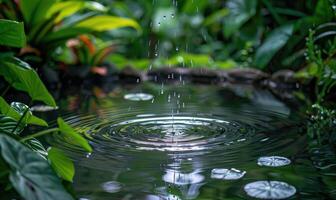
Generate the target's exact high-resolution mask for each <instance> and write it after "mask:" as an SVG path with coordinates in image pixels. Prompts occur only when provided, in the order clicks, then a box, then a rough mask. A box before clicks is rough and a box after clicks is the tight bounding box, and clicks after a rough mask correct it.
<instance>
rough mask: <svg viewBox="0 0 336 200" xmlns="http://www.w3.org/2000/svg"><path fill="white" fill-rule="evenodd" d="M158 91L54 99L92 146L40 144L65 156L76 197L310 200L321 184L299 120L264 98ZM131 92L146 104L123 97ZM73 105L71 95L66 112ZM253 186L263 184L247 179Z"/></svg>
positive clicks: (220, 91)
mask: <svg viewBox="0 0 336 200" xmlns="http://www.w3.org/2000/svg"><path fill="white" fill-rule="evenodd" d="M163 89H164V91H165V92H164V93H163V94H161V92H160V91H161V90H162V86H161V85H152V84H145V85H139V86H138V87H137V88H133V89H130V90H124V89H122V88H118V89H116V90H115V91H112V92H111V93H109V94H106V95H104V96H105V97H103V98H99V99H94V100H91V99H89V100H85V101H81V99H82V97H81V96H79V95H78V94H77V95H75V96H69V97H68V98H65V99H64V100H63V101H61V102H63V103H61V105H63V106H61V107H60V111H61V112H62V113H64V114H63V115H64V118H66V120H67V121H68V122H69V123H70V124H72V125H73V126H74V127H76V129H77V130H79V131H81V132H83V133H85V134H86V135H87V136H88V137H89V140H90V144H91V145H92V147H93V149H94V151H93V153H92V154H90V155H87V154H85V153H84V152H82V151H81V149H80V148H75V147H73V146H72V145H70V144H69V143H68V142H67V141H63V140H62V138H59V137H57V135H55V137H54V138H51V140H50V143H52V144H53V145H57V146H59V147H60V148H63V149H64V150H65V151H66V152H67V153H68V155H69V156H71V157H72V158H73V159H74V161H75V164H76V175H75V180H74V186H75V190H76V192H77V193H78V194H79V197H80V198H83V199H92V200H93V199H228V198H231V199H248V198H250V196H253V197H257V198H266V197H265V194H266V193H267V194H269V195H271V196H268V197H270V198H280V197H285V196H286V195H287V196H286V197H289V196H292V195H294V196H293V198H310V199H314V198H315V199H318V196H317V194H318V192H321V191H323V186H322V185H321V184H319V180H320V175H319V174H318V173H316V171H315V169H314V168H313V167H312V165H311V163H310V161H309V160H308V158H306V157H304V152H303V151H302V150H303V148H302V147H304V146H305V144H306V143H305V139H306V137H305V135H300V134H299V131H298V126H297V124H299V122H300V118H298V117H297V115H296V113H295V112H294V111H291V110H290V109H289V108H288V107H286V106H285V105H284V104H283V103H281V102H279V101H277V100H276V99H275V98H274V97H273V96H272V95H271V94H270V93H269V92H267V91H263V90H253V89H251V88H249V87H246V88H244V87H239V89H237V88H223V87H214V86H184V87H179V86H169V87H164V88H163ZM139 91H142V92H144V93H143V94H150V95H152V97H151V98H155V103H152V101H143V100H141V98H142V97H141V98H139V99H140V100H135V101H132V100H130V99H129V98H126V96H127V95H128V94H139ZM142 92H141V93H142ZM69 99H70V100H71V101H70V103H67V102H69ZM73 99H79V100H78V102H76V105H77V108H76V109H74V107H73V106H72V105H73V104H74V103H73V102H72V101H73ZM126 99H127V100H126ZM167 99H169V101H168V100H167ZM70 105H71V106H70ZM268 155H277V156H271V157H265V156H268ZM289 164H290V165H289ZM268 166H278V167H276V168H275V167H268ZM261 180H267V181H266V182H256V181H261ZM254 182H255V184H252V183H254ZM256 183H258V184H256ZM284 183H288V185H286V184H284ZM251 184H252V185H251ZM274 188H275V189H274ZM295 188H296V189H297V192H295V191H296V189H295ZM283 189H286V191H282V190H283ZM293 191H294V193H293ZM290 192H292V193H293V194H291V193H290ZM259 193H260V195H261V194H263V195H264V196H258V194H259ZM289 194H291V195H289ZM281 195H282V196H281Z"/></svg>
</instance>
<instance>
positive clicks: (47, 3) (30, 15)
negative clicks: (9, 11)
mask: <svg viewBox="0 0 336 200" xmlns="http://www.w3.org/2000/svg"><path fill="white" fill-rule="evenodd" d="M55 2H56V0H20V9H21V12H22V14H23V18H24V20H25V22H26V23H27V24H28V25H29V26H30V27H32V26H34V25H36V24H38V23H40V22H42V21H43V20H45V19H46V13H47V11H48V10H49V9H50V7H51V6H52V5H53V4H54V3H55Z"/></svg>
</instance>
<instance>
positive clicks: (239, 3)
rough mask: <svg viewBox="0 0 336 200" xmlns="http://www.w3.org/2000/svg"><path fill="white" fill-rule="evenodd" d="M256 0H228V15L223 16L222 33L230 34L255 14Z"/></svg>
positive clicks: (227, 35)
mask: <svg viewBox="0 0 336 200" xmlns="http://www.w3.org/2000/svg"><path fill="white" fill-rule="evenodd" d="M257 4H258V1H257V0H229V1H227V2H226V8H227V9H228V10H229V15H228V16H226V17H225V18H224V34H225V36H226V37H229V36H231V35H232V34H233V33H234V32H235V31H237V30H238V29H239V28H240V27H241V26H242V25H243V24H244V23H245V22H247V21H248V20H249V19H250V18H251V17H253V16H254V15H255V14H256V9H257Z"/></svg>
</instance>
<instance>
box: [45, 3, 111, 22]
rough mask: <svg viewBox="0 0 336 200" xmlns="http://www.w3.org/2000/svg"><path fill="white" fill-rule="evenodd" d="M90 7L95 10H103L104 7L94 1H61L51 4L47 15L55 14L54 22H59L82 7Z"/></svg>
mask: <svg viewBox="0 0 336 200" xmlns="http://www.w3.org/2000/svg"><path fill="white" fill-rule="evenodd" d="M85 8H86V9H90V10H95V11H105V10H106V8H105V7H104V6H103V5H102V4H100V3H98V2H94V1H61V2H57V3H55V4H53V5H52V7H51V8H50V9H49V10H48V12H47V17H48V18H50V17H53V16H54V15H56V16H57V17H56V18H55V22H56V23H59V22H60V21H62V20H63V19H64V18H66V17H68V16H71V15H73V14H75V13H76V12H78V11H80V10H82V9H85Z"/></svg>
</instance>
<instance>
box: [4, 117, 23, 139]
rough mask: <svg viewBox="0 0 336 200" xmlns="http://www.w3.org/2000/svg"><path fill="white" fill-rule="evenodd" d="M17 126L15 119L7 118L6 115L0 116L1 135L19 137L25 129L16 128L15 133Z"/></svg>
mask: <svg viewBox="0 0 336 200" xmlns="http://www.w3.org/2000/svg"><path fill="white" fill-rule="evenodd" d="M16 125H17V121H15V120H14V119H13V118H11V117H8V116H5V115H0V133H4V134H7V135H11V134H14V135H19V134H20V133H21V132H22V131H23V128H24V127H22V126H19V127H17V128H16V130H15V132H13V130H14V129H15V127H16ZM12 132H13V133H12ZM11 136H13V135H11Z"/></svg>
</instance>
